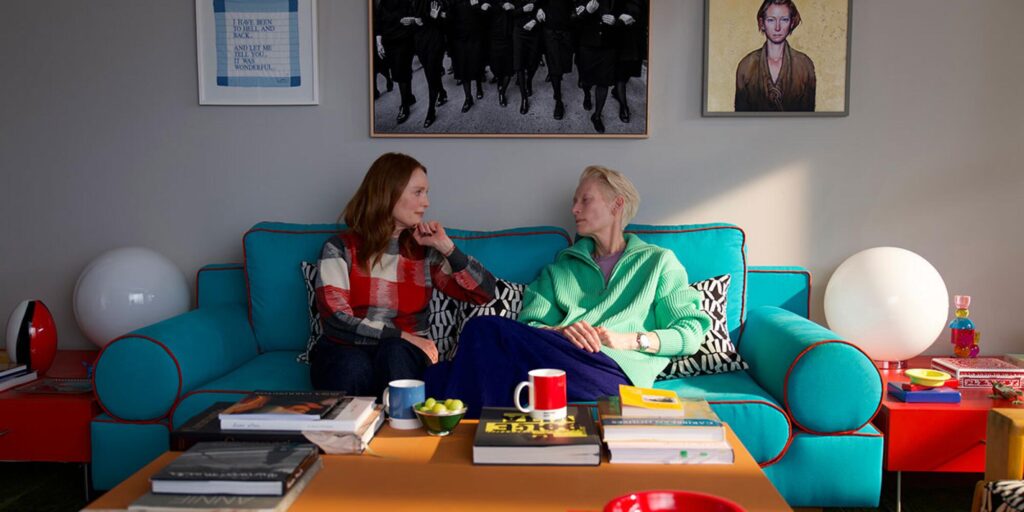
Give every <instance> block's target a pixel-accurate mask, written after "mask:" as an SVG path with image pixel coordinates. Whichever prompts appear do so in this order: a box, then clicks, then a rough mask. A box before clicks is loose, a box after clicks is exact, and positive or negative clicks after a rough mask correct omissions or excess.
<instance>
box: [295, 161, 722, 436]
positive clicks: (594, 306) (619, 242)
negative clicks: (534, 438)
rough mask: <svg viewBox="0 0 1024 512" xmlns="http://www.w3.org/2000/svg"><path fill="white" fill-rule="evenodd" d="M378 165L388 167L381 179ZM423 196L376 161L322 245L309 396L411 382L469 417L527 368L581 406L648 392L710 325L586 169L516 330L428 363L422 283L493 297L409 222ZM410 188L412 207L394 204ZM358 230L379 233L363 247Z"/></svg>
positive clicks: (614, 191) (500, 402) (610, 178)
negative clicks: (559, 382)
mask: <svg viewBox="0 0 1024 512" xmlns="http://www.w3.org/2000/svg"><path fill="white" fill-rule="evenodd" d="M382 160H383V161H388V162H393V164H392V165H391V166H388V167H392V166H393V167H396V168H401V170H395V171H391V172H389V173H386V174H387V176H384V174H385V172H384V171H382V170H381V169H382V168H384V167H385V166H384V165H383V164H382V163H381V162H382ZM426 187H427V181H426V172H425V170H424V168H423V166H422V165H420V164H419V163H418V162H416V161H415V160H414V159H412V158H411V157H407V156H405V155H397V154H394V153H391V154H386V155H383V156H381V157H380V158H379V159H378V160H377V162H374V164H373V166H371V168H370V171H369V172H368V173H367V175H366V177H365V178H364V180H363V184H362V185H361V186H360V188H359V190H358V191H357V192H356V196H355V197H353V199H352V201H351V202H350V203H349V205H348V206H347V207H346V209H345V214H344V216H345V221H346V223H347V224H348V225H349V229H348V230H346V231H345V232H343V233H342V234H340V235H339V236H336V237H334V238H331V239H330V240H328V242H327V243H326V244H325V245H324V249H323V252H322V255H321V260H320V276H321V277H320V279H321V282H320V283H318V286H317V303H318V306H319V308H320V310H321V318H323V319H324V320H323V322H324V333H325V334H324V338H323V339H321V340H320V341H319V342H318V343H317V345H316V347H314V349H313V352H312V353H311V354H310V359H311V363H312V370H311V372H312V375H313V385H314V387H316V388H318V389H340V390H343V391H345V392H348V393H350V394H366V393H367V391H369V392H370V394H379V393H380V392H381V391H382V390H383V388H384V386H386V384H387V382H388V381H389V380H391V379H398V378H420V377H421V376H422V377H424V378H425V380H426V381H427V392H428V393H429V394H432V395H435V396H453V397H459V398H461V399H462V400H463V401H464V402H465V403H466V404H467V405H468V406H469V407H470V410H469V415H471V416H476V415H478V414H479V411H480V408H481V407H482V406H484V405H487V406H507V405H511V402H512V390H513V388H514V387H515V385H516V384H517V383H518V382H520V381H522V380H523V379H524V378H525V377H526V374H527V372H528V371H529V370H532V369H536V368H559V369H563V370H565V371H566V381H567V395H568V399H569V400H570V401H587V400H595V399H596V398H597V397H599V396H604V395H614V394H617V393H618V385H619V384H633V385H637V386H645V387H649V386H650V385H652V384H653V382H654V379H655V377H656V376H657V375H658V373H659V372H661V370H663V369H664V368H665V366H667V365H668V363H669V358H670V357H672V356H677V355H689V354H693V353H695V352H696V351H697V349H698V347H699V346H700V343H701V341H702V340H703V338H704V333H705V331H706V330H707V329H708V327H709V326H710V323H711V320H710V318H709V317H708V316H707V315H706V314H705V313H703V312H702V311H701V310H700V292H697V291H695V290H693V289H691V288H690V287H689V283H688V281H687V277H686V270H685V269H684V268H683V266H682V265H681V264H680V263H679V261H678V260H677V259H676V257H675V255H674V254H673V253H672V252H671V251H669V250H667V249H662V248H660V247H657V246H655V245H651V244H648V243H646V242H643V241H642V240H640V239H639V238H638V237H636V236H635V235H626V234H624V231H623V230H624V228H625V226H626V224H627V223H628V222H629V220H630V219H632V218H633V216H634V215H635V214H636V211H637V208H638V206H639V195H638V194H637V191H636V188H635V187H634V186H633V184H632V183H630V181H629V180H628V179H627V178H626V177H625V176H623V175H622V174H620V173H618V172H616V171H613V170H610V169H606V168H603V167H597V166H591V167H588V168H586V169H585V170H584V171H583V174H582V175H581V176H580V181H579V185H578V186H577V188H576V194H575V195H574V197H573V204H572V214H573V217H574V218H575V220H576V230H577V233H578V235H579V240H578V241H577V242H576V243H575V244H574V245H573V246H572V247H569V248H568V249H565V250H563V251H562V252H561V253H559V254H558V256H557V258H556V260H555V262H554V263H552V264H550V265H548V266H546V267H545V268H544V269H543V270H542V271H541V273H540V275H539V276H538V277H537V278H536V279H535V280H534V281H533V282H532V283H530V285H529V286H528V287H527V288H526V292H525V295H524V303H523V309H522V312H521V313H520V316H519V321H518V322H517V321H512V320H507V319H503V318H499V317H480V318H475V319H473V320H470V321H469V322H467V323H466V325H465V326H464V328H463V331H462V335H461V337H460V339H459V350H458V352H457V353H456V356H455V359H454V360H453V361H451V362H450V363H441V364H435V365H433V366H430V365H431V364H433V363H436V362H437V349H436V347H433V342H431V340H428V339H425V337H424V334H425V333H426V332H427V324H426V317H427V314H428V311H427V305H428V301H429V298H430V293H431V290H430V287H431V286H438V287H439V288H440V290H441V291H442V292H444V293H445V294H447V295H450V296H452V297H454V298H457V299H460V300H469V301H473V302H476V303H482V302H486V301H488V300H490V299H491V298H492V297H493V293H494V277H493V276H492V275H491V274H490V273H489V272H488V271H487V270H486V269H484V268H483V266H482V265H480V263H479V262H477V261H476V260H474V259H472V258H470V257H468V256H466V255H465V254H463V253H462V252H460V251H459V250H458V249H457V248H455V246H454V244H453V243H452V242H451V240H450V239H449V238H448V236H447V235H446V234H445V231H444V228H443V227H441V225H440V224H438V223H437V222H423V213H424V212H425V211H426V209H427V207H428V206H429V201H427V200H426ZM417 191H419V192H422V196H420V197H421V199H419V200H418V202H417V201H416V200H413V199H407V197H417V196H415V194H417V193H419V192H417ZM408 194H414V195H413V196H408ZM371 212H375V213H371ZM382 212H390V215H385V214H383V213H382ZM356 226H359V227H356ZM369 233H388V237H387V238H384V243H382V242H381V241H380V235H378V238H377V239H376V241H375V242H373V243H372V244H371V240H373V239H371V238H370V235H369ZM416 262H419V263H416ZM396 265H400V267H399V269H400V270H402V271H401V272H395V266H396ZM428 273H429V275H428ZM360 288H361V290H359V291H357V289H360ZM402 290H412V291H409V292H406V293H405V294H401V293H399V292H401V291H402ZM407 297H408V298H407ZM396 353H400V354H404V355H403V356H402V357H398V356H395V355H394V354H396ZM413 355H419V356H420V357H419V359H418V360H417V358H416V357H412V356H413ZM389 358H391V359H398V360H399V364H388V363H386V361H387V360H389ZM357 359H358V361H359V362H358V363H357V362H356V360H357ZM428 366H430V367H429V368H428Z"/></svg>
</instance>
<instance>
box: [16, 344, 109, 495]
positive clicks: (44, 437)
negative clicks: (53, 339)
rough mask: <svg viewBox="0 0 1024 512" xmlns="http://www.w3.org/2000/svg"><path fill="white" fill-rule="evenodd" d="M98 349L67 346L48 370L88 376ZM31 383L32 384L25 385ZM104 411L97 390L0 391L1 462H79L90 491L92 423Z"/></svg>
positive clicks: (61, 374) (55, 373)
mask: <svg viewBox="0 0 1024 512" xmlns="http://www.w3.org/2000/svg"><path fill="white" fill-rule="evenodd" d="M97 354H98V352H97V351H95V350H62V351H58V352H57V357H56V358H55V359H54V361H53V366H51V367H50V369H49V370H48V371H47V372H46V375H45V376H46V377H51V378H84V377H86V367H85V365H83V364H82V363H83V362H85V363H88V364H92V363H93V361H94V360H95V359H96V355H97ZM25 385H27V383H26V384H25ZM19 387H20V386H19ZM98 414H100V408H99V405H97V403H96V398H95V395H94V394H93V393H83V394H78V395H43V394H29V393H21V392H19V391H18V388H13V389H9V390H7V391H4V392H2V393H0V461H34V462H77V463H81V464H83V466H84V469H85V482H86V496H87V497H88V490H89V462H90V460H91V459H92V444H91V442H90V436H89V432H90V425H89V424H90V422H91V421H92V419H93V417H95V416H97V415H98Z"/></svg>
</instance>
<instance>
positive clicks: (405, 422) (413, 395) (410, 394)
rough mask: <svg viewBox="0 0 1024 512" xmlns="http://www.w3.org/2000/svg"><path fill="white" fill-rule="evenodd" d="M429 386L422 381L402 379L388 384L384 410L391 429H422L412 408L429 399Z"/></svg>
mask: <svg viewBox="0 0 1024 512" xmlns="http://www.w3.org/2000/svg"><path fill="white" fill-rule="evenodd" d="M426 393H427V385H426V383H425V382H423V381H422V380H416V379H401V380H393V381H391V382H389V383H388V388H387V389H385V390H384V410H385V411H387V413H388V416H389V417H390V419H389V420H388V421H389V422H391V428H396V429H399V430H411V429H414V428H420V426H421V424H420V419H419V418H417V417H416V413H415V412H414V411H413V410H412V406H413V405H415V404H418V403H420V402H422V401H424V400H426V399H427V395H426Z"/></svg>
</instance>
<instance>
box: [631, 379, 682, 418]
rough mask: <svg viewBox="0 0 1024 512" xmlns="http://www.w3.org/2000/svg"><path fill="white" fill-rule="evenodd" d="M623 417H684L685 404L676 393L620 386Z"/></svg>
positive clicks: (665, 390)
mask: <svg viewBox="0 0 1024 512" xmlns="http://www.w3.org/2000/svg"><path fill="white" fill-rule="evenodd" d="M619 398H620V399H621V401H622V415H623V416H683V415H684V412H683V403H682V401H681V400H679V395H676V393H675V391H669V390H667V389H652V388H638V387H636V386H627V385H625V384H619Z"/></svg>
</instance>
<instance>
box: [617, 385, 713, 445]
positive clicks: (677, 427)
mask: <svg viewBox="0 0 1024 512" xmlns="http://www.w3.org/2000/svg"><path fill="white" fill-rule="evenodd" d="M680 401H681V403H682V404H683V411H684V416H682V417H675V418H673V417H664V416H648V417H641V416H626V415H624V414H623V413H622V404H621V401H620V399H619V397H617V396H609V397H602V398H600V399H598V401H597V412H598V415H599V416H600V418H601V428H602V430H603V431H604V440H605V441H606V442H607V441H612V440H639V439H652V440H677V441H721V440H723V439H725V426H724V425H723V424H722V420H721V419H719V418H718V415H717V414H715V411H713V410H712V409H711V406H710V405H709V404H708V402H707V400H702V399H698V398H688V399H680Z"/></svg>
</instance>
